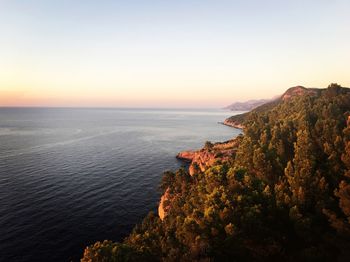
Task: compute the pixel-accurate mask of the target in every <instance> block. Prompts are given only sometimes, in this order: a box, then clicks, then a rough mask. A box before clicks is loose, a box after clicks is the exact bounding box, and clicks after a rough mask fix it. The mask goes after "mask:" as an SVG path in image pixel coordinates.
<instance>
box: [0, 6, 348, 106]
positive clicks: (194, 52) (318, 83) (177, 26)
mask: <svg viewBox="0 0 350 262" xmlns="http://www.w3.org/2000/svg"><path fill="white" fill-rule="evenodd" d="M349 13H350V1H348V0H302V1H300V0H290V1H288V0H284V1H280V0H275V1H272V0H265V1H262V0H255V1H253V0H242V1H239V0H237V1H235V0H231V1H224V0H211V1H209V0H207V1H206V0H201V1H191V0H177V1H167V0H159V1H152V0H149V1H145V0H139V1H137V0H128V1H104V0H100V1H90V0H84V1H83V0H81V1H79V0H74V1H72V0H60V1H50V0H42V1H40V0H37V1H34V0H26V1H25V0H22V1H20V0H0V106H70V107H71V106H73V107H75V106H77V107H79V106H84V107H85V106H93V107H95V106H96V107H223V106H226V105H227V104H230V103H232V102H235V101H245V100H248V99H259V98H271V97H274V96H276V95H279V94H282V93H283V92H284V91H285V90H286V89H287V88H289V87H292V86H296V85H303V86H306V87H326V86H327V85H328V84H330V83H332V82H336V83H338V84H341V85H342V86H348V87H350V63H349V61H350V48H349V47H350V15H349Z"/></svg>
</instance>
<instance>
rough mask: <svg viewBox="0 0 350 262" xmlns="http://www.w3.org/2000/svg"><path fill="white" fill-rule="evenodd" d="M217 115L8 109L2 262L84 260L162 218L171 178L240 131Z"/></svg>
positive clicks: (4, 111) (1, 124)
mask: <svg viewBox="0 0 350 262" xmlns="http://www.w3.org/2000/svg"><path fill="white" fill-rule="evenodd" d="M236 113H238V112H230V111H224V110H216V109H201V110H199V109H130V108H129V109H127V108H124V109H119V108H118V109H116V108H0V261H14V262H17V261H53V262H54V261H79V259H80V258H81V257H82V255H83V251H84V248H85V247H86V246H87V245H91V244H93V243H95V242H96V241H103V240H105V239H108V240H113V241H122V240H123V238H125V237H126V236H127V235H128V234H129V233H130V232H131V230H132V228H133V227H134V226H135V224H137V223H140V222H141V221H142V219H143V218H144V217H145V216H146V215H147V214H148V213H149V212H150V211H154V212H156V211H157V207H158V203H159V198H160V193H161V192H160V190H159V184H160V181H161V177H162V174H163V172H164V171H166V170H172V171H175V170H176V169H178V168H180V167H181V166H183V165H184V163H183V162H181V161H179V160H177V159H176V158H175V156H176V154H177V153H178V152H180V151H183V150H189V149H198V148H201V147H202V146H203V145H204V143H205V141H213V142H215V141H225V140H228V139H231V138H233V137H235V136H237V135H238V134H240V130H238V129H234V128H231V127H227V126H224V125H222V124H219V123H218V122H222V121H223V120H224V119H225V118H226V117H228V116H231V115H234V114H236Z"/></svg>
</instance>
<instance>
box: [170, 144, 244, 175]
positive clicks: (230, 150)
mask: <svg viewBox="0 0 350 262" xmlns="http://www.w3.org/2000/svg"><path fill="white" fill-rule="evenodd" d="M237 147H238V141H237V139H232V140H229V141H226V142H223V143H215V144H212V145H211V146H208V147H204V148H202V149H200V150H197V151H183V152H180V153H179V154H178V155H177V156H176V158H178V159H181V160H184V161H186V162H190V163H191V164H190V167H189V173H190V175H191V176H193V175H194V174H196V173H197V172H198V171H200V172H205V171H206V170H207V169H208V168H210V167H211V166H213V165H214V164H215V163H217V162H218V161H221V162H224V161H228V160H229V159H230V158H232V156H233V155H234V154H235V153H236V148H237Z"/></svg>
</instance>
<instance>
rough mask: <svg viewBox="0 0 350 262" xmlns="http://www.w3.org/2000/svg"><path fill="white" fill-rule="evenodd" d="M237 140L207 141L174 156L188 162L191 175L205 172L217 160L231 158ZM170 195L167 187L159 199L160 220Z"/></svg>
mask: <svg viewBox="0 0 350 262" xmlns="http://www.w3.org/2000/svg"><path fill="white" fill-rule="evenodd" d="M239 141H240V139H239V137H238V138H235V139H232V140H229V141H226V142H222V143H214V144H211V143H210V142H209V143H207V144H206V146H205V147H203V148H202V149H200V150H196V151H193V150H190V151H183V152H180V153H179V154H177V156H176V158H178V159H180V160H183V161H186V162H188V163H190V166H189V168H188V172H189V174H190V175H191V176H194V175H196V174H197V173H198V172H205V171H206V170H207V169H208V168H210V167H211V166H213V165H215V164H216V163H218V162H219V161H220V162H221V163H223V162H225V161H229V160H230V159H232V158H233V157H234V155H235V153H236V150H237V148H238V145H239ZM170 197H171V194H170V192H169V189H167V190H166V191H165V193H164V194H163V195H162V197H161V199H160V203H159V207H158V215H159V217H160V219H161V220H163V219H164V218H165V217H166V215H167V211H168V209H169V206H168V205H167V201H171V199H170Z"/></svg>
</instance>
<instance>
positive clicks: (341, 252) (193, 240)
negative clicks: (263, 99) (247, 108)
mask: <svg viewBox="0 0 350 262" xmlns="http://www.w3.org/2000/svg"><path fill="white" fill-rule="evenodd" d="M349 115H350V92H349V89H347V88H342V87H340V86H339V85H336V84H332V85H330V86H329V87H328V88H327V89H320V90H317V92H316V91H315V92H312V93H309V92H305V93H303V94H299V93H298V94H297V95H292V96H290V97H288V99H280V100H279V101H278V102H276V103H274V104H273V105H271V106H268V107H266V108H264V109H261V110H259V111H253V112H250V113H249V114H246V115H245V116H244V119H242V121H244V135H243V136H239V137H238V138H237V139H236V141H237V142H238V144H239V146H238V149H237V150H235V152H234V153H232V157H231V158H230V159H228V160H225V161H220V160H218V161H217V162H216V163H215V164H214V165H213V166H211V167H210V168H208V169H207V170H205V171H201V170H200V169H198V171H197V172H196V173H195V174H193V175H192V176H191V175H189V173H188V171H187V170H185V169H180V170H178V171H176V172H175V173H172V172H166V173H165V174H164V177H163V179H162V184H161V190H162V191H163V193H164V192H165V191H166V190H167V192H168V194H169V198H168V201H166V202H167V203H165V205H167V210H168V211H167V215H166V216H165V218H164V219H163V220H160V219H159V217H158V216H157V215H155V214H152V213H150V214H149V215H148V216H147V217H146V218H145V219H144V221H143V222H142V224H140V225H137V226H136V227H135V228H134V230H133V232H132V233H131V234H130V236H129V237H127V238H126V239H125V241H124V242H123V243H113V242H111V241H105V242H98V243H96V244H95V245H93V246H90V247H87V248H86V250H85V253H84V257H83V259H82V261H271V260H272V261H281V260H285V261H348V259H349V257H350V118H349ZM208 150H210V148H208Z"/></svg>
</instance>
